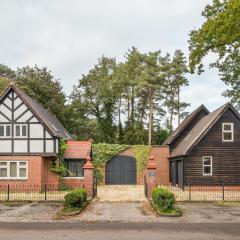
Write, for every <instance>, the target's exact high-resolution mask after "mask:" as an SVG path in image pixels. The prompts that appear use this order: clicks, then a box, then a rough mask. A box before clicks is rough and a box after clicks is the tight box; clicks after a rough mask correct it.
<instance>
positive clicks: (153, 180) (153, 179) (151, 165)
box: [146, 156, 157, 198]
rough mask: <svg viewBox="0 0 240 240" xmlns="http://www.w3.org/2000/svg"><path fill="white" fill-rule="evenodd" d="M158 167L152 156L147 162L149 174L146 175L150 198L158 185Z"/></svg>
mask: <svg viewBox="0 0 240 240" xmlns="http://www.w3.org/2000/svg"><path fill="white" fill-rule="evenodd" d="M156 169H157V164H156V162H155V161H154V157H153V156H150V157H149V160H148V164H147V176H146V185H147V197H148V198H151V197H152V190H153V188H154V187H155V186H156V185H157V176H156Z"/></svg>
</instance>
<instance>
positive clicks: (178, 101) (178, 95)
mask: <svg viewBox="0 0 240 240" xmlns="http://www.w3.org/2000/svg"><path fill="white" fill-rule="evenodd" d="M177 104H178V105H177V114H178V126H179V124H180V86H179V85H178V90H177Z"/></svg>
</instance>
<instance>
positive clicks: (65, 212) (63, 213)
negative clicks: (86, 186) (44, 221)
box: [53, 201, 89, 220]
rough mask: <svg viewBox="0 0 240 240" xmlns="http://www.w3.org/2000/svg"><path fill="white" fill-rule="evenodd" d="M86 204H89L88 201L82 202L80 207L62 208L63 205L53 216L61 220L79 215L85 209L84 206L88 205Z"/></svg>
mask: <svg viewBox="0 0 240 240" xmlns="http://www.w3.org/2000/svg"><path fill="white" fill-rule="evenodd" d="M88 204H89V201H86V202H85V203H83V206H82V207H81V208H64V207H63V208H62V209H60V210H59V211H58V212H57V213H56V214H55V216H54V217H53V218H54V219H55V220H61V219H64V218H66V217H72V216H76V215H79V214H80V213H81V212H83V211H84V210H85V208H86V207H87V206H88Z"/></svg>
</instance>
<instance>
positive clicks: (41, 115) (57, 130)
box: [0, 83, 71, 139]
mask: <svg viewBox="0 0 240 240" xmlns="http://www.w3.org/2000/svg"><path fill="white" fill-rule="evenodd" d="M11 89H13V90H14V91H15V93H16V94H17V95H18V96H19V97H20V98H21V100H22V101H23V102H24V103H25V104H26V105H27V106H28V107H29V109H30V110H31V111H32V112H33V114H35V115H36V117H37V118H38V119H39V120H40V122H42V123H43V124H44V125H45V126H46V127H47V128H48V130H49V131H50V132H51V133H52V135H53V136H55V137H61V138H65V139H71V135H70V134H69V133H68V131H67V130H66V129H65V128H64V126H63V125H62V124H61V123H60V121H59V120H58V119H57V118H56V117H55V116H54V115H53V114H52V113H50V112H49V111H48V110H46V109H45V108H44V107H43V106H42V105H41V104H39V103H37V102H36V101H35V100H33V99H32V98H31V97H30V96H28V95H27V94H26V93H24V92H23V91H22V90H21V89H20V88H19V87H17V86H16V85H15V84H13V83H11V84H10V85H9V87H8V88H7V89H6V90H5V91H4V92H3V94H2V96H1V98H0V100H1V99H2V98H4V96H6V95H7V94H8V92H9V91H10V90H11Z"/></svg>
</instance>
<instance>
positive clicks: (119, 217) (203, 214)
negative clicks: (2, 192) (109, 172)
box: [0, 201, 240, 223]
mask: <svg viewBox="0 0 240 240" xmlns="http://www.w3.org/2000/svg"><path fill="white" fill-rule="evenodd" d="M178 206H179V207H180V208H181V209H183V212H184V214H183V216H182V217H158V216H156V215H155V214H154V212H153V211H152V209H151V207H150V205H149V203H148V202H135V203H134V202H129V203H128V202H99V201H93V202H91V203H90V204H89V205H88V207H87V208H86V209H85V211H84V212H83V213H81V214H80V215H78V216H75V217H71V218H67V219H64V220H61V221H67V222H78V221H84V222H170V223H240V203H227V204H225V205H224V206H221V205H219V204H216V203H181V204H178ZM61 207H62V205H61V204H56V203H30V204H26V205H22V206H8V205H4V204H0V222H54V221H59V220H55V219H54V218H53V216H54V215H55V213H56V212H57V211H58V210H59V209H60V208H61Z"/></svg>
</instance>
